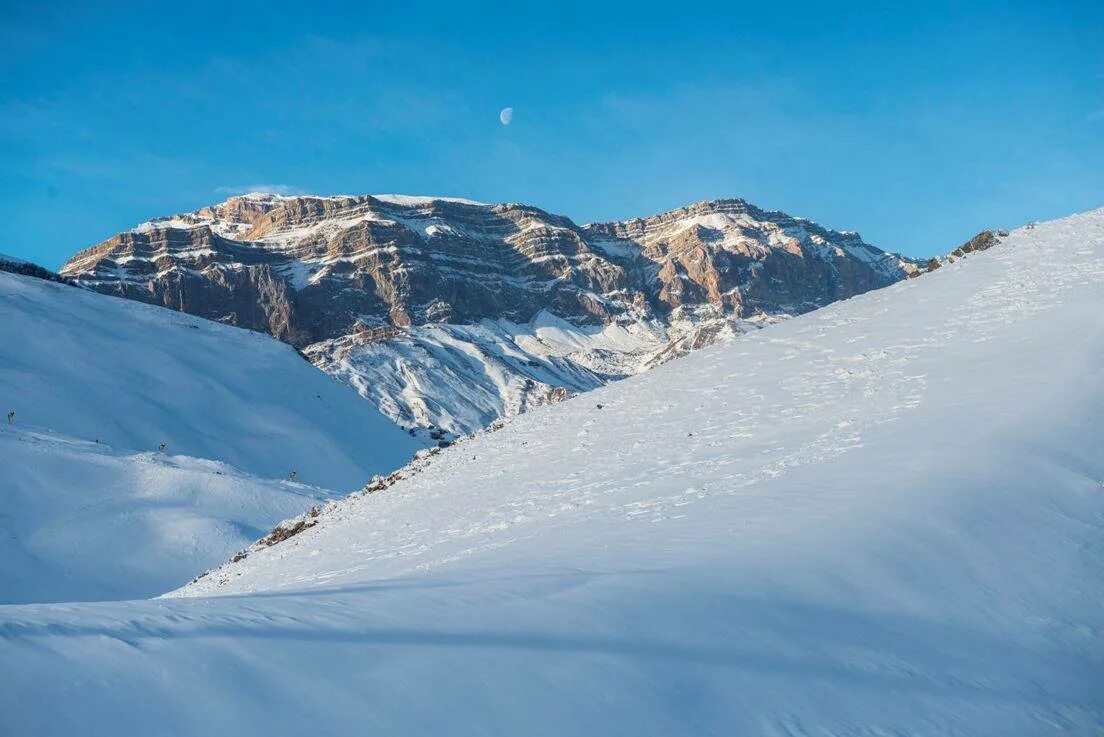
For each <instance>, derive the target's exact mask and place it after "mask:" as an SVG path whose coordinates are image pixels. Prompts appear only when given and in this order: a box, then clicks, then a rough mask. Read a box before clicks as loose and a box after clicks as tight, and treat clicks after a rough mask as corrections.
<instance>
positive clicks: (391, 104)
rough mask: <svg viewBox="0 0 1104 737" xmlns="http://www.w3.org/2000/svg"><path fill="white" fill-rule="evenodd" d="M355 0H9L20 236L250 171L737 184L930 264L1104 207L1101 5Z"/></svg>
mask: <svg viewBox="0 0 1104 737" xmlns="http://www.w3.org/2000/svg"><path fill="white" fill-rule="evenodd" d="M339 5H341V4H340V3H326V2H314V3H309V4H294V5H293V4H287V3H282V2H279V0H271V1H270V2H265V3H251V2H245V1H242V0H230V1H227V2H221V3H212V4H204V3H198V2H197V3H189V4H187V5H186V6H184V5H182V6H179V7H178V8H176V9H172V8H171V7H170V6H168V5H164V4H157V3H141V4H127V3H100V4H97V3H94V2H87V1H86V2H82V3H74V4H71V5H70V4H66V3H65V2H60V3H59V2H51V3H41V2H36V3H33V4H32V3H25V4H21V3H20V2H13V0H0V175H2V176H0V252H7V253H9V254H11V255H15V256H21V257H23V258H29V259H33V260H36V261H39V262H40V263H43V264H45V265H47V266H51V267H57V266H59V265H60V264H61V263H62V262H63V261H64V259H65V258H66V257H67V256H68V255H70V254H71V253H73V252H74V251H76V250H78V249H80V248H83V247H86V246H89V245H92V244H94V243H97V242H99V241H100V240H103V239H105V238H107V237H109V236H111V235H113V234H114V233H116V232H118V231H120V230H123V229H126V228H129V227H132V226H134V225H136V224H137V223H138V222H140V221H142V220H145V219H147V218H149V217H153V216H157V215H167V214H171V213H175V212H183V211H188V210H193V209H195V208H197V207H200V206H203V205H205V204H210V203H212V202H217V201H221V200H223V199H225V198H226V197H227V196H228V195H229V194H233V193H236V192H242V191H247V190H254V189H267V190H276V191H283V192H310V193H320V194H332V193H383V192H399V193H405V194H435V195H452V196H463V197H471V198H474V199H478V200H482V201H487V202H500V201H514V202H517V201H520V202H527V203H530V204H534V205H537V206H539V207H542V208H544V209H546V210H550V211H553V212H557V213H561V214H565V215H568V216H570V217H572V218H573V219H575V220H576V221H577V222H580V223H582V222H589V221H593V220H606V219H620V218H626V217H631V216H636V215H647V214H652V213H655V212H659V211H662V210H665V209H670V208H673V207H677V206H679V205H683V204H687V203H689V202H693V201H696V200H700V199H711V198H719V197H743V198H745V199H748V200H750V201H752V202H754V203H756V204H758V205H760V206H762V207H768V208H773V209H780V210H785V211H787V212H789V213H791V214H794V215H802V216H805V217H810V218H812V219H814V220H817V221H818V222H820V223H822V224H824V225H826V226H829V227H834V228H838V229H846V230H858V231H859V232H861V233H862V234H863V236H864V237H865V238H866V240H868V241H869V242H872V243H875V244H877V245H879V246H882V247H884V248H887V249H891V250H899V251H903V252H905V253H908V254H912V255H930V254H933V253H937V252H945V251H947V250H949V249H950V248H952V247H954V246H956V245H958V244H959V243H960V242H962V241H963V240H965V239H966V238H967V237H969V236H971V235H973V233H975V232H976V231H978V230H979V229H981V228H984V227H1010V226H1016V225H1020V224H1022V223H1024V222H1026V221H1029V220H1036V219H1046V218H1051V217H1057V216H1061V215H1065V214H1068V213H1071V212H1074V211H1079V210H1085V209H1090V208H1094V207H1100V206H1104V3H1102V2H1099V1H1098V2H1085V3H1081V2H1062V1H1061V0H1058V1H1055V0H1051V1H1050V2H1035V3H1019V2H1009V1H1004V2H994V3H971V2H948V3H944V2H939V1H938V0H933V1H929V2H923V3H915V4H912V3H884V4H875V3H857V4H853V3H849V2H846V1H844V2H831V3H785V4H783V3H771V2H767V1H766V0H762V1H760V2H755V3H748V4H741V3H718V4H715V5H714V4H710V3H708V2H694V3H679V2H666V3H662V4H648V3H644V2H631V3H600V2H594V1H592V2H584V3H573V2H563V3H549V4H547V5H544V6H540V7H538V6H537V5H536V4H521V3H517V4H507V3H501V4H480V3H477V2H436V3H424V4H423V3H418V2H414V1H413V0H411V1H409V2H389V3H386V4H375V3H371V2H362V3H356V4H355V9H353V6H354V4H352V3H350V4H349V7H345V8H342V7H338V6H339ZM155 6H156V8H155ZM507 106H509V107H512V108H513V109H514V116H513V119H512V121H511V122H510V124H509V125H503V124H502V123H501V122H500V119H499V113H500V111H501V110H502V109H503V108H505V107H507Z"/></svg>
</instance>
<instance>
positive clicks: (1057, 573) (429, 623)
mask: <svg viewBox="0 0 1104 737" xmlns="http://www.w3.org/2000/svg"><path fill="white" fill-rule="evenodd" d="M1102 284H1104V210H1101V211H1096V212H1093V213H1088V214H1084V215H1078V216H1074V217H1070V218H1067V219H1064V220H1059V221H1055V222H1052V223H1045V224H1041V225H1039V226H1038V227H1037V228H1034V229H1030V230H1027V229H1024V230H1019V231H1016V232H1014V233H1012V234H1011V235H1010V236H1009V237H1007V238H1006V239H1004V240H1003V242H1002V243H1001V244H1000V245H999V246H997V247H994V248H993V249H991V250H989V251H987V252H985V253H976V254H971V255H970V256H968V257H967V258H965V259H961V260H957V261H956V262H955V263H953V264H947V265H945V266H944V267H942V268H940V269H939V270H938V271H935V272H933V273H931V274H928V275H925V276H923V277H922V278H919V279H915V280H910V281H907V282H902V283H899V284H896V285H894V286H892V287H889V288H887V289H883V290H880V291H876V292H872V293H869V294H865V295H862V296H859V297H856V298H853V299H851V300H847V301H845V302H840V303H837V304H834V305H831V306H829V307H826V308H824V309H822V310H818V311H816V312H814V313H811V314H807V315H804V316H801V317H798V318H795V319H793V320H790V321H787V322H785V323H782V324H780V325H778V326H775V327H772V328H771V329H770V330H763V331H757V332H755V333H753V334H751V335H749V336H746V337H745V338H743V339H741V340H739V341H734V342H730V343H727V344H723V345H716V346H713V347H711V348H707V349H705V350H702V351H700V352H697V353H695V354H693V355H691V356H689V357H687V358H685V359H682V360H680V361H677V362H673V363H669V364H666V365H664V366H661V367H658V368H656V369H655V370H653V371H649V372H648V373H646V374H643V375H641V376H638V377H634V378H631V379H628V380H626V381H624V382H620V383H617V384H614V385H610V386H607V387H603V388H600V389H597V390H595V391H594V392H593V393H590V394H587V395H586V396H582V397H578V398H576V399H574V400H571V401H568V402H564V403H560V404H557V405H554V406H550V407H543V408H540V409H537V410H535V411H533V412H531V413H529V414H526V415H523V416H521V417H519V418H517V419H516V420H514V421H513V422H511V423H510V424H509V425H507V426H506V427H505V428H503V429H501V430H498V431H497V432H491V433H486V434H483V435H480V436H479V437H477V438H476V439H474V440H471V441H466V442H463V443H459V444H457V445H454V446H453V447H450V448H448V449H446V450H444V451H442V452H440V453H438V454H436V455H434V456H432V457H431V458H429V459H428V460H427V461H425V462H422V463H420V464H416V466H415V467H413V468H410V469H407V471H405V475H406V478H403V479H402V480H399V481H398V482H397V483H395V484H393V485H391V486H390V487H389V488H386V489H383V490H381V491H377V492H376V493H373V494H364V495H359V496H356V497H354V498H352V499H350V500H348V501H344V502H341V503H338V504H335V505H332V506H331V507H330V508H328V510H327V511H326V512H325V513H323V514H322V515H321V516H320V517H319V518H318V520H317V524H316V525H315V526H314V527H312V528H310V529H307V530H306V531H304V532H301V533H300V534H298V535H296V536H294V537H291V538H289V539H288V540H286V541H284V542H282V543H279V544H276V545H274V546H272V547H269V548H265V549H259V550H255V551H253V552H251V554H250V555H249V556H248V557H247V558H245V559H244V560H240V561H238V562H235V563H231V564H229V565H227V566H225V567H223V568H221V569H219V570H218V571H215V572H212V573H211V574H209V575H207V576H205V577H203V578H202V579H200V580H199V581H198V582H196V583H194V584H192V585H190V586H187V587H185V588H184V589H182V590H180V591H178V592H176V593H175V594H174V596H173V598H163V599H158V600H153V601H146V602H119V603H103V604H82V605H67V606H61V607H44V606H11V607H3V608H0V646H2V647H3V657H2V658H0V681H2V682H3V683H4V684H5V687H4V688H3V689H0V732H4V733H11V734H65V733H73V732H75V731H79V732H82V733H85V734H105V735H106V734H119V733H123V732H125V733H146V734H149V733H166V732H168V733H173V734H181V735H190V734H196V735H201V734H202V735H206V734H211V733H212V732H213V731H214V732H220V733H227V734H237V735H253V734H257V735H260V734H271V733H273V732H276V731H279V732H287V731H297V732H304V733H311V734H334V735H337V734H351V733H369V734H388V735H440V734H472V735H475V734H496V735H497V734H526V735H564V734H595V735H611V734H613V735H621V734H623V735H663V736H664V737H666V736H668V735H676V734H678V735H681V734H734V735H759V734H762V735H787V736H790V737H796V736H802V737H804V736H808V737H811V736H812V735H818V736H820V735H895V736H897V737H904V736H906V735H994V736H995V735H1002V736H1004V735H1045V734H1078V735H1085V734H1093V733H1096V732H1099V730H1100V726H1101V724H1102V723H1104V696H1102V693H1101V690H1100V687H1099V685H1098V684H1099V683H1100V675H1101V672H1102V665H1104V644H1102V641H1101V637H1100V635H1101V631H1100V622H1101V616H1102V614H1104V609H1102V606H1101V605H1102V603H1104V580H1102V574H1101V571H1102V570H1104V566H1102V564H1104V534H1102V533H1104V529H1102V527H1104V454H1101V438H1104V331H1102V329H1101V320H1100V315H1101V314H1102V311H1104V289H1102V288H1101V285H1102ZM208 594H237V595H236V596H221V597H217V598H212V597H208V596H206V595H208ZM47 704H48V706H47Z"/></svg>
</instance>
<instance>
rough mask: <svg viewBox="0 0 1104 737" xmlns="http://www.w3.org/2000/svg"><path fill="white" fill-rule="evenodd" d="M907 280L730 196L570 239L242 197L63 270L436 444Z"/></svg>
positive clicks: (851, 238)
mask: <svg viewBox="0 0 1104 737" xmlns="http://www.w3.org/2000/svg"><path fill="white" fill-rule="evenodd" d="M915 271H916V265H915V264H914V263H912V262H910V261H908V260H905V259H902V258H901V257H899V256H896V255H893V254H889V253H885V252H883V251H881V250H879V249H876V248H874V247H873V246H870V245H868V244H866V243H864V242H863V241H862V240H861V239H860V238H859V236H858V235H857V234H855V233H840V232H836V231H831V230H827V229H825V228H821V227H820V226H818V225H816V224H815V223H812V222H810V221H807V220H802V219H799V218H793V217H790V216H788V215H785V214H783V213H780V212H771V211H764V210H760V209H759V208H756V207H754V206H752V205H750V204H748V203H746V202H744V201H742V200H718V201H713V202H700V203H697V204H694V205H691V206H689V207H685V208H680V209H678V210H673V211H671V212H667V213H663V214H661V215H656V216H653V217H649V218H643V219H639V218H638V219H633V220H628V221H624V222H613V223H598V224H591V225H584V226H579V225H576V224H575V223H573V222H572V221H571V220H569V219H567V218H565V217H562V216H558V215H553V214H550V213H547V212H545V211H543V210H540V209H538V208H535V207H530V206H527V205H518V204H500V205H484V204H480V203H475V202H471V201H468V200H455V199H440V198H422V197H402V196H395V195H377V196H368V195H365V196H357V197H283V196H277V195H260V194H253V195H245V196H242V197H232V198H230V199H229V200H227V201H226V202H223V203H221V204H218V205H214V206H212V207H207V208H203V209H202V210H198V211H196V212H194V213H189V214H185V215H176V216H173V217H170V218H161V219H158V220H151V221H149V222H146V223H143V224H142V225H140V226H138V227H137V228H135V229H133V230H131V231H128V232H126V233H121V234H119V235H117V236H115V237H114V238H111V239H109V240H108V241H105V242H104V243H102V244H100V245H98V246H95V247H93V248H90V249H88V250H85V251H82V252H80V253H78V254H77V255H75V256H74V257H73V258H72V259H70V261H69V262H68V263H67V264H66V265H65V267H64V268H63V269H62V272H61V273H62V274H63V275H65V276H67V277H69V278H72V279H74V280H77V281H78V282H79V283H81V284H83V285H85V286H88V287H91V288H93V289H96V290H99V291H103V292H107V293H110V294H117V295H120V296H124V297H128V298H131V299H137V300H141V301H145V302H150V303H154V304H159V305H164V306H167V307H171V308H173V309H177V310H182V311H184V312H189V313H192V314H196V315H200V316H202V317H207V318H210V319H214V320H219V321H222V322H226V323H230V324H234V325H239V326H242V327H247V328H251V329H254V330H261V331H264V332H267V333H270V334H272V335H274V336H275V337H277V338H280V339H281V340H285V341H287V342H289V343H292V344H293V345H295V346H297V347H298V348H300V349H301V350H302V351H303V353H304V355H306V356H307V357H308V358H309V359H310V360H311V361H312V362H314V363H315V364H316V365H318V366H319V367H321V368H323V369H325V370H327V371H329V372H331V373H333V374H334V375H337V376H339V377H341V378H343V379H344V380H346V381H348V382H350V383H351V384H353V385H354V386H356V387H357V389H358V390H359V391H360V392H361V393H362V394H363V395H364V396H366V397H368V398H369V399H371V400H372V401H373V402H375V403H376V405H377V406H379V407H380V409H381V410H383V411H384V412H385V413H386V414H388V415H389V416H391V417H392V418H393V419H395V420H396V421H397V422H399V423H400V424H403V425H405V426H408V427H423V428H434V429H435V434H436V431H437V430H443V431H445V432H447V433H463V432H470V431H472V430H474V429H476V428H478V427H480V426H483V425H485V424H487V423H489V422H490V421H492V420H494V419H495V418H496V417H500V416H504V415H510V414H515V413H517V412H520V411H524V410H525V409H527V408H529V407H532V406H534V405H536V404H541V403H544V402H547V401H555V400H557V399H560V398H563V397H565V396H569V395H570V394H572V393H575V392H579V391H585V390H587V389H590V388H594V387H595V386H598V385H600V384H602V383H605V382H607V381H610V380H613V379H617V378H622V377H624V376H628V375H631V374H634V373H638V372H639V371H642V370H644V369H646V368H648V367H649V366H652V365H655V364H656V363H660V362H663V361H665V360H668V359H670V358H672V357H674V356H677V355H681V354H683V353H685V352H686V351H688V350H692V349H694V348H698V347H701V346H704V345H708V344H710V343H712V342H715V341H717V340H721V339H725V338H728V337H731V336H734V335H737V334H739V333H742V332H746V331H747V330H749V329H753V328H754V327H757V326H760V325H762V324H765V323H768V322H770V321H773V320H777V319H782V318H784V317H785V316H787V315H792V314H797V313H801V312H806V311H808V310H811V309H815V308H816V307H819V306H822V305H824V304H827V303H829V302H832V301H834V300H837V299H842V298H846V297H850V296H852V295H855V294H859V293H861V292H865V291H868V290H870V289H874V288H877V287H882V286H886V285H888V284H891V283H893V282H894V281H897V280H899V279H902V278H905V277H906V276H908V275H909V274H910V273H913V272H915Z"/></svg>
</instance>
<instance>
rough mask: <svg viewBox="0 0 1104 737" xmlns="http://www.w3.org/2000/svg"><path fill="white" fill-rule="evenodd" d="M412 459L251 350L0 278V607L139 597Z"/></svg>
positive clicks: (232, 337) (361, 411)
mask: <svg viewBox="0 0 1104 737" xmlns="http://www.w3.org/2000/svg"><path fill="white" fill-rule="evenodd" d="M8 411H14V412H15V415H14V417H13V423H12V424H11V425H8V423H7V420H6V415H7V413H8ZM162 443H164V444H165V450H164V452H160V450H159V448H160V445H161V444H162ZM416 447H417V446H416V445H415V444H414V442H413V440H412V439H411V438H409V437H408V436H407V435H406V434H405V433H403V432H401V431H400V430H399V429H398V428H396V427H394V425H393V424H392V423H390V422H389V421H388V420H387V419H386V418H384V417H383V416H382V415H380V414H379V413H378V412H377V411H376V410H375V409H374V408H373V407H371V406H370V405H369V404H368V403H366V402H363V401H361V400H360V399H359V398H358V397H357V396H356V394H355V393H354V392H352V391H351V390H350V389H348V387H346V386H344V385H342V384H341V383H340V382H337V381H334V380H333V379H330V378H329V377H327V376H325V375H324V374H322V373H320V372H319V371H317V370H316V369H315V368H313V367H312V366H311V365H310V364H309V363H307V362H306V361H304V360H303V359H302V358H301V357H300V356H298V355H297V354H296V353H295V352H294V350H292V349H291V348H290V347H288V346H286V345H284V344H282V343H279V342H277V341H275V340H273V339H271V338H269V337H267V336H265V335H261V334H259V333H252V332H249V331H245V330H239V329H236V328H231V327H226V326H223V325H218V324H216V323H212V322H208V321H206V320H202V319H199V318H194V317H190V316H187V315H182V314H180V313H177V312H172V311H170V310H166V309H161V308H156V307H151V306H147V305H142V304H139V303H136V302H131V301H126V300H121V299H116V298H114V297H107V296H104V295H100V294H96V293H93V292H88V291H85V290H82V289H78V288H75V287H70V286H66V285H61V284H55V283H51V282H46V281H42V280H39V279H33V278H30V277H22V276H17V275H14V274H7V273H0V469H2V472H0V488H2V490H3V494H4V500H5V504H4V510H3V512H2V513H0V602H12V601H45V600H53V601H57V600H64V599H75V598H80V599H101V598H115V597H123V596H126V597H131V596H149V595H153V594H155V593H158V592H159V591H163V590H164V589H165V588H168V587H171V586H173V585H176V584H179V582H180V581H181V580H182V578H189V577H191V576H192V575H195V574H196V573H198V572H199V571H200V570H202V569H203V568H205V567H207V566H209V565H212V564H214V563H217V562H219V561H220V560H224V559H225V558H226V556H227V555H229V554H230V553H233V552H234V551H235V550H237V549H239V548H241V547H243V546H244V545H246V544H247V543H248V542H250V541H252V540H253V539H256V537H257V536H258V534H259V533H260V532H265V531H267V529H269V528H270V527H271V526H272V524H273V523H274V522H276V521H278V520H279V519H282V518H283V517H286V516H288V514H289V513H295V512H298V511H302V508H303V505H304V504H307V505H308V506H309V502H311V501H312V500H314V499H319V498H328V497H329V496H332V494H333V493H334V492H341V493H344V492H348V491H350V490H352V489H355V488H359V487H360V486H362V485H363V484H364V482H365V481H366V480H368V479H369V478H370V477H371V476H372V475H373V474H375V473H381V472H387V471H389V470H391V469H392V468H395V467H397V466H400V465H402V463H404V462H405V461H406V460H407V459H408V458H409V457H410V454H411V453H412V452H413V451H414V449H415V448H416ZM292 470H295V471H297V481H298V482H299V483H296V484H287V483H285V482H284V481H282V480H283V479H287V477H288V475H289V474H290V472H291V471H292ZM303 484H309V485H311V486H304V485H303ZM0 731H2V730H0Z"/></svg>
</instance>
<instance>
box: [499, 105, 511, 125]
mask: <svg viewBox="0 0 1104 737" xmlns="http://www.w3.org/2000/svg"><path fill="white" fill-rule="evenodd" d="M498 119H499V120H501V121H502V124H503V125H509V124H510V121H511V120H513V119H514V109H513V108H512V107H504V108H502V112H501V113H499V114H498Z"/></svg>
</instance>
